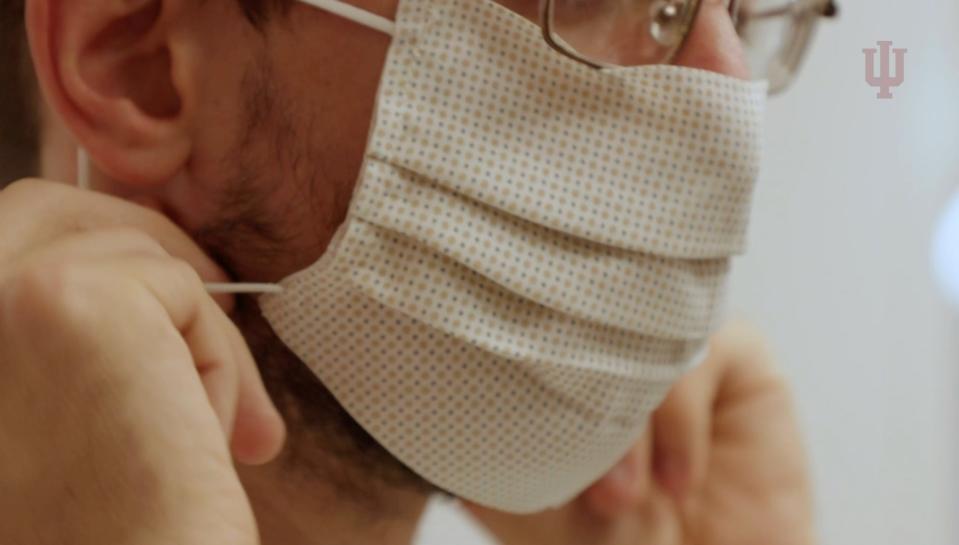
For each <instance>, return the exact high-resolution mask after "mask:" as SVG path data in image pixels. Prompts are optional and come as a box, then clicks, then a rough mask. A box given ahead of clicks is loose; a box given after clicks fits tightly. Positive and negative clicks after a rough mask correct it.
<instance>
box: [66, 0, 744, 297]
mask: <svg viewBox="0 0 959 545" xmlns="http://www.w3.org/2000/svg"><path fill="white" fill-rule="evenodd" d="M475 1H489V0H475ZM353 3H354V4H355V5H357V6H358V7H361V8H362V9H365V10H367V11H370V12H373V13H376V14H379V15H382V16H384V17H387V18H390V19H393V18H394V16H395V12H396V9H397V0H353ZM503 3H504V5H506V6H507V7H509V8H511V9H513V10H514V11H516V12H518V13H521V14H523V15H526V16H528V17H529V18H535V13H536V5H537V3H538V2H537V0H503ZM101 4H102V10H106V9H107V7H108V6H109V3H108V2H102V3H101ZM168 4H172V5H173V6H174V8H176V3H175V2H168ZM197 4H199V5H198V6H193V7H182V6H181V7H180V8H179V9H181V10H183V13H182V14H181V15H180V16H179V17H171V21H170V23H169V25H170V26H169V28H168V29H156V28H152V29H151V26H150V24H151V23H150V21H149V17H150V16H151V14H149V13H147V14H134V15H133V17H136V18H138V19H137V20H138V21H140V22H141V26H140V28H137V27H136V26H135V25H129V26H132V27H134V28H133V30H132V32H134V33H135V32H137V31H138V30H140V31H142V35H140V36H137V35H129V36H118V37H116V40H117V41H116V42H115V43H116V45H117V46H119V45H120V44H121V43H122V42H120V41H119V40H123V39H126V40H134V41H137V40H142V41H147V40H149V39H150V38H149V34H150V33H151V32H153V33H157V32H158V33H160V34H161V36H160V39H163V36H164V34H163V33H168V34H169V36H168V37H167V38H166V39H168V40H169V43H170V44H171V45H170V53H169V54H168V55H165V56H163V55H156V56H157V57H159V58H152V57H149V56H147V55H144V56H143V57H144V58H138V59H135V60H136V62H138V63H139V64H143V65H145V67H143V68H139V69H138V70H141V72H138V73H129V74H123V73H122V72H123V71H124V70H129V71H131V72H133V69H131V68H124V67H123V66H121V65H119V64H118V63H117V62H116V61H111V60H105V59H101V58H98V56H97V55H98V53H96V52H92V53H91V52H82V53H81V54H80V55H79V60H78V64H79V68H80V70H81V75H82V76H84V77H85V78H87V81H88V82H89V83H90V85H91V87H95V88H101V89H104V88H110V90H113V91H114V92H115V91H116V90H120V91H122V90H124V89H125V90H126V91H127V92H129V93H130V94H132V95H135V97H134V102H135V103H137V104H138V105H139V106H140V107H141V108H142V109H144V110H145V111H146V113H147V114H148V115H151V116H153V117H157V118H160V119H161V120H162V119H163V118H164V117H165V118H166V119H168V120H169V121H170V122H171V123H175V124H176V130H177V131H180V132H181V133H182V135H181V137H180V138H181V139H184V140H186V144H185V145H186V146H187V147H188V151H187V153H184V154H182V155H181V157H182V165H180V168H179V169H178V170H177V171H176V175H174V176H173V177H169V176H167V177H164V176H163V175H162V173H161V172H159V170H160V169H156V170H155V171H151V169H150V165H149V164H147V165H140V166H135V167H134V168H136V169H137V170H138V172H137V173H136V176H135V178H137V179H136V180H135V181H134V182H131V181H130V180H129V179H126V180H124V179H123V176H122V175H120V176H112V177H111V178H112V179H111V181H109V182H104V183H102V184H101V185H100V187H98V189H100V190H102V191H106V192H111V193H115V194H119V195H122V196H125V197H128V198H137V199H140V200H141V201H143V202H147V203H150V204H152V205H154V206H157V207H160V208H162V210H163V211H164V212H166V213H167V214H168V215H170V216H171V217H172V218H173V219H174V220H175V221H177V222H178V223H180V224H181V225H182V226H183V227H184V228H185V229H186V230H187V231H189V232H190V233H192V234H193V235H194V236H196V237H197V239H198V240H199V241H201V242H202V243H203V244H204V245H205V246H207V248H208V249H209V250H210V251H211V252H212V253H213V254H214V255H215V256H216V257H217V258H219V259H220V260H221V261H223V264H224V265H225V266H226V267H227V268H228V269H229V271H230V272H231V273H233V274H234V275H235V276H236V278H237V280H247V281H261V282H274V281H278V280H280V279H282V278H283V277H285V276H287V275H289V274H291V273H293V272H295V271H297V270H300V269H303V268H305V267H307V266H308V265H310V264H311V263H312V262H314V261H315V260H316V259H317V258H318V257H319V256H320V255H321V254H322V252H323V251H324V249H325V248H326V246H327V244H328V243H329V241H330V239H331V237H332V235H333V233H334V231H335V230H336V228H337V226H338V225H339V224H340V223H341V222H342V220H343V219H344V217H345V215H346V211H347V207H348V204H349V201H350V197H351V193H352V190H353V186H354V183H355V181H356V178H357V175H358V171H359V168H360V164H361V162H362V158H363V153H364V149H365V146H366V138H367V133H368V131H369V127H370V122H371V116H372V112H373V107H374V102H375V95H376V91H377V85H378V82H379V78H380V73H381V71H382V68H383V65H384V62H385V58H386V52H387V49H388V47H389V44H390V38H389V37H388V36H386V35H384V34H381V33H378V32H376V31H374V30H371V29H368V28H365V27H362V26H360V25H357V24H355V23H352V22H350V21H348V20H345V19H342V18H340V17H338V16H335V15H332V14H329V13H327V12H324V11H321V10H318V9H316V8H313V7H310V6H307V5H304V4H299V3H295V4H294V5H293V7H292V9H291V10H290V12H289V13H288V14H287V15H286V16H279V15H276V16H273V17H270V18H268V19H267V20H266V21H265V22H264V23H263V25H262V28H259V29H255V28H253V26H251V25H250V23H249V21H248V20H247V18H246V17H245V16H244V15H243V13H241V11H240V10H239V9H238V8H237V4H236V1H235V0H216V1H211V2H205V3H197ZM109 19H110V15H109V14H106V13H105V14H104V15H103V21H104V25H106V24H107V22H108V21H109ZM71 21H72V19H70V18H69V17H67V18H65V20H64V24H67V25H69V24H71ZM76 24H77V25H78V26H80V25H82V23H76ZM154 24H156V23H154ZM156 26H159V25H156ZM211 29H214V30H211ZM104 32H107V33H115V34H119V31H117V30H116V29H110V28H108V27H107V26H105V28H104ZM154 39H156V38H154ZM105 43H106V45H105V46H104V47H110V46H111V45H112V44H113V43H114V42H113V41H111V40H105ZM544 47H547V46H546V44H545V43H544ZM106 54H107V52H103V53H101V55H106ZM676 63H677V64H682V65H686V66H693V67H698V68H703V69H707V70H712V71H716V72H720V73H724V74H727V75H732V76H737V77H746V73H745V69H744V68H743V66H744V62H743V58H742V53H741V51H740V46H739V41H738V39H737V38H736V35H735V32H734V30H733V27H732V23H731V21H730V20H729V16H728V15H727V12H726V7H725V2H724V1H723V0H703V6H702V8H701V11H700V14H699V18H698V19H697V21H696V24H695V26H694V28H693V30H692V32H691V34H690V36H689V39H688V40H687V44H686V46H685V47H684V49H683V50H682V51H680V54H679V56H678V57H677V59H676ZM165 72H166V73H165ZM170 73H172V76H171V75H170ZM144 82H146V83H144ZM158 145H170V144H169V143H168V142H160V143H159V144H158ZM177 145H184V144H182V143H181V142H177ZM105 148H106V149H103V150H102V151H101V150H100V149H94V150H91V152H92V153H93V154H94V159H101V162H103V161H102V157H97V152H98V151H100V152H101V153H102V154H106V155H110V154H117V153H122V148H118V147H116V146H115V149H111V148H110V147H109V144H108V145H107V146H105ZM106 163H108V164H109V163H110V161H109V160H107V161H106ZM107 170H109V169H107ZM117 170H122V169H117ZM128 178H129V177H128Z"/></svg>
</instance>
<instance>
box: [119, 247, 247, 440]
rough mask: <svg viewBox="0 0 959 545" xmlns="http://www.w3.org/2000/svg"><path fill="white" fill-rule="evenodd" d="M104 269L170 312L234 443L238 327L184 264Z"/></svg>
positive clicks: (152, 262) (148, 261)
mask: <svg viewBox="0 0 959 545" xmlns="http://www.w3.org/2000/svg"><path fill="white" fill-rule="evenodd" d="M103 265H104V269H105V270H109V271H110V272H111V273H112V274H123V275H125V276H126V277H127V278H132V279H135V280H136V281H139V282H140V283H141V285H142V287H143V288H144V289H145V290H146V292H147V293H148V294H150V295H152V297H153V298H154V299H155V300H156V301H158V302H159V303H160V305H161V306H162V307H163V309H164V310H165V311H166V313H167V315H168V316H169V318H170V321H171V322H172V324H173V326H174V327H175V328H176V329H177V330H178V331H179V332H180V334H181V335H182V337H183V340H184V341H185V343H186V345H187V347H188V348H189V350H190V354H191V356H192V358H193V364H194V366H195V370H196V372H197V373H198V375H199V378H200V380H201V382H202V384H203V387H204V389H205V391H206V394H207V398H208V400H209V403H210V406H211V407H212V408H213V410H214V412H215V413H216V416H217V418H218V419H219V420H220V425H221V426H222V429H223V432H224V437H227V438H229V437H230V435H231V434H232V431H233V428H234V421H235V415H236V407H237V404H238V402H237V398H238V396H239V373H238V365H239V364H238V362H237V354H236V350H235V348H234V346H233V345H232V340H231V336H230V332H231V328H232V327H233V326H232V323H231V322H230V321H229V318H227V317H226V315H225V314H223V311H222V310H221V309H220V308H219V307H218V306H217V305H216V304H215V303H214V302H213V300H212V299H211V298H210V296H209V295H207V294H206V291H205V290H204V287H203V282H202V280H201V279H200V277H199V276H198V275H197V273H196V271H194V270H193V268H192V267H191V266H190V265H189V264H188V263H186V262H185V261H180V260H176V259H172V258H156V257H145V256H144V257H141V256H137V257H126V258H123V259H117V260H114V261H105V262H103Z"/></svg>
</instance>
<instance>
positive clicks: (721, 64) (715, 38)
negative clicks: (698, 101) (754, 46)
mask: <svg viewBox="0 0 959 545" xmlns="http://www.w3.org/2000/svg"><path fill="white" fill-rule="evenodd" d="M673 64H675V65H677V66H686V67H689V68H701V69H703V70H709V71H711V72H718V73H720V74H724V75H727V76H732V77H735V78H740V79H749V68H748V67H747V64H746V55H745V52H744V51H743V45H742V42H741V41H740V39H739V36H737V35H736V29H735V27H734V26H733V22H732V19H731V18H730V17H729V12H728V11H727V10H726V6H725V2H722V1H721V0H704V1H703V4H702V6H701V7H700V11H699V16H698V17H697V18H696V22H695V24H694V25H693V28H692V30H691V31H690V33H689V36H688V37H687V38H686V43H685V45H684V46H683V49H682V50H681V51H680V52H679V54H678V55H677V56H676V59H675V60H674V61H673Z"/></svg>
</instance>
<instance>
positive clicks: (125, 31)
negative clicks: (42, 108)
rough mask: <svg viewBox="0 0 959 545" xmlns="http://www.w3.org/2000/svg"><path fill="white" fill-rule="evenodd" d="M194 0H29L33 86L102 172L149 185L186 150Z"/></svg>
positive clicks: (167, 173) (171, 172)
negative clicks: (36, 84)
mask: <svg viewBox="0 0 959 545" xmlns="http://www.w3.org/2000/svg"><path fill="white" fill-rule="evenodd" d="M197 4H201V2H195V1H191V0H84V1H82V2H78V1H77V0H27V6H26V7H27V16H26V23H27V32H28V36H29V41H30V48H31V53H32V55H33V61H34V66H35V69H36V71H37V76H38V79H39V81H40V86H41V88H42V90H43V93H44V95H45V96H46V99H47V101H48V102H49V104H50V106H51V108H52V109H53V111H54V113H55V114H57V115H58V116H59V117H60V118H61V119H62V121H63V122H64V123H65V124H66V126H67V127H68V128H69V129H70V131H71V132H72V133H73V135H74V136H75V137H76V139H77V141H78V144H79V145H80V146H82V147H83V148H85V149H86V150H87V152H88V153H89V154H90V156H91V158H92V160H93V161H94V162H95V163H96V164H97V166H98V168H99V169H100V170H101V171H103V172H104V173H105V174H106V175H107V176H109V177H111V178H114V179H117V180H121V181H123V182H125V183H129V184H137V185H144V186H146V185H155V184H159V183H162V182H163V181H165V180H168V179H170V178H172V177H174V176H175V175H176V174H177V173H178V171H180V169H181V168H183V167H184V165H186V163H187V162H188V160H189V158H190V155H191V147H192V144H191V139H190V131H189V125H190V120H191V118H192V116H193V115H194V113H193V110H194V108H195V104H196V102H197V100H196V98H197V97H196V96H195V94H196V92H197V86H196V77H197V70H196V66H195V61H196V59H195V57H196V54H195V53H196V49H197V48H196V44H195V43H194V41H193V36H192V35H191V32H190V28H191V27H190V26H189V25H187V24H186V21H187V20H188V19H189V17H190V15H191V13H190V12H191V10H193V9H196V8H195V5H197Z"/></svg>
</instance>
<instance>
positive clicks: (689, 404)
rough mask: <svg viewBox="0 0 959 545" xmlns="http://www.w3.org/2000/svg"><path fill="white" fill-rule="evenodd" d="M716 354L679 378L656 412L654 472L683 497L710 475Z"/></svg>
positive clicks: (669, 490) (672, 493)
mask: <svg viewBox="0 0 959 545" xmlns="http://www.w3.org/2000/svg"><path fill="white" fill-rule="evenodd" d="M714 367H715V364H714V363H713V361H712V358H707V360H706V361H705V362H703V363H701V364H700V365H699V366H698V367H697V368H695V369H693V370H692V371H691V372H690V373H689V374H687V375H686V376H685V377H683V378H682V379H681V380H680V381H679V382H677V383H676V384H675V385H674V386H673V389H672V390H670V392H669V394H668V395H667V396H666V399H665V400H664V401H663V403H662V405H660V407H659V408H658V409H657V410H656V411H655V412H654V413H653V422H654V426H653V429H654V439H653V444H654V447H653V473H654V475H655V476H656V479H657V481H658V482H659V483H660V485H661V486H663V488H665V489H666V490H667V491H668V492H669V493H670V494H671V495H672V496H674V497H675V498H677V499H682V498H683V497H684V496H685V495H686V494H687V493H688V492H689V491H690V490H692V489H694V488H696V487H697V486H699V484H700V483H702V482H703V480H704V479H705V477H706V471H707V467H708V463H709V452H710V441H711V430H712V405H713V400H714V399H715V397H716V390H717V385H716V384H715V382H716V380H717V373H716V372H715V369H714Z"/></svg>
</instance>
